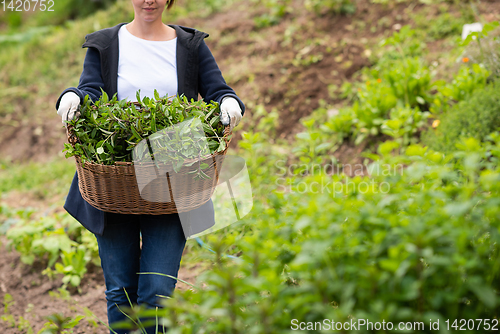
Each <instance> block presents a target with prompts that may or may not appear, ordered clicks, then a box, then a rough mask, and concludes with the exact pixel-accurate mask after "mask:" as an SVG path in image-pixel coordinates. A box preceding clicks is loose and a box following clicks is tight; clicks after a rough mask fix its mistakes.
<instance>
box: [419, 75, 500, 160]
mask: <svg viewBox="0 0 500 334" xmlns="http://www.w3.org/2000/svg"><path fill="white" fill-rule="evenodd" d="M499 89H500V83H499V82H498V81H497V82H495V83H494V84H491V85H487V86H486V87H484V88H482V89H477V90H474V91H473V94H470V96H469V98H468V99H465V100H463V101H461V102H459V103H457V104H455V105H454V106H453V107H451V108H450V109H449V110H448V111H446V112H445V113H443V114H442V115H437V116H436V117H438V118H439V126H437V128H436V129H433V128H429V129H428V130H427V131H426V132H425V133H424V134H423V135H422V140H423V142H424V143H425V144H427V145H429V146H430V147H432V148H433V149H436V150H440V151H445V152H450V151H454V150H455V149H456V147H455V145H456V144H457V143H458V142H459V141H460V140H461V138H462V137H473V138H476V139H477V140H480V141H483V140H485V138H486V137H487V136H488V135H489V134H490V133H491V132H493V131H496V130H497V129H498V128H499V127H500V120H499V118H498V115H499V114H500V97H499V94H498V91H499Z"/></svg>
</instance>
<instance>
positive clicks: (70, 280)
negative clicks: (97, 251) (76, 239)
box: [55, 245, 90, 287]
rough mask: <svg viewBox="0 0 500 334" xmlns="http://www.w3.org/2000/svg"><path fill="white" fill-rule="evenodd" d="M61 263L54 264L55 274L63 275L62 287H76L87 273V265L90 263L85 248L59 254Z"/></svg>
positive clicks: (72, 249)
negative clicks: (69, 285)
mask: <svg viewBox="0 0 500 334" xmlns="http://www.w3.org/2000/svg"><path fill="white" fill-rule="evenodd" d="M61 261H62V263H60V262H58V263H56V264H55V271H56V273H59V274H63V275H64V277H63V279H62V282H63V284H64V285H67V284H71V285H72V286H75V287H78V286H79V285H80V282H81V280H82V278H83V276H84V275H85V273H86V272H87V263H88V262H89V261H90V258H89V254H88V252H87V251H86V249H85V246H83V245H80V246H78V247H76V248H75V247H71V249H70V250H69V251H62V252H61Z"/></svg>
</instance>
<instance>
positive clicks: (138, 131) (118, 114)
mask: <svg viewBox="0 0 500 334" xmlns="http://www.w3.org/2000/svg"><path fill="white" fill-rule="evenodd" d="M154 94H155V95H154V96H155V99H151V98H148V97H144V98H143V99H142V100H141V99H140V92H137V99H138V101H139V102H136V103H133V102H127V101H126V100H118V98H117V95H116V94H115V95H114V96H113V97H112V98H111V99H109V96H108V95H107V94H106V93H105V92H102V95H101V98H100V99H99V100H97V101H96V102H95V103H92V101H90V99H89V98H88V96H87V97H86V98H85V100H84V102H83V104H82V106H81V108H80V110H79V114H80V115H79V117H77V118H75V119H74V120H72V121H69V122H68V129H69V131H70V136H71V137H72V138H73V139H74V141H73V143H74V144H69V143H66V144H65V145H64V146H65V148H64V150H63V152H64V151H65V152H66V158H69V157H72V156H79V157H80V158H81V160H82V163H84V162H86V161H88V162H93V163H98V164H103V165H113V164H114V163H115V162H132V161H134V160H135V161H138V160H140V161H143V159H145V158H146V159H147V158H151V159H154V160H155V161H156V162H166V163H172V165H173V166H174V169H175V171H178V170H179V169H180V167H181V166H182V165H183V164H184V162H185V160H187V159H199V158H200V157H203V156H206V155H209V154H213V153H215V152H221V151H223V150H224V149H225V148H226V143H225V138H223V136H224V126H223V125H222V124H221V123H220V122H219V113H220V110H219V105H218V103H216V102H211V103H206V102H204V101H203V100H200V101H194V100H193V99H191V101H188V99H187V98H186V97H185V96H175V97H167V96H165V97H161V98H160V96H159V94H158V92H157V91H155V93H154ZM144 139H147V145H146V141H143V140H144ZM226 139H229V138H226ZM141 141H142V143H143V145H140V146H138V144H139V143H141ZM148 147H149V148H150V149H148ZM135 148H137V149H136V150H135V152H134V153H133V151H134V149H135ZM151 148H152V149H153V151H154V157H153V154H152V150H151ZM134 154H135V156H134ZM200 170H201V168H200ZM198 175H200V176H203V174H202V173H199V174H198Z"/></svg>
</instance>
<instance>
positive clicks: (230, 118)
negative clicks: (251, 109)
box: [220, 97, 242, 130]
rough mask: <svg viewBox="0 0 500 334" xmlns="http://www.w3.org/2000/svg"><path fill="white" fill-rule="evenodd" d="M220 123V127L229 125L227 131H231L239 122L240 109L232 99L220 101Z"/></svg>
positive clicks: (227, 98) (226, 98)
mask: <svg viewBox="0 0 500 334" xmlns="http://www.w3.org/2000/svg"><path fill="white" fill-rule="evenodd" d="M220 113H221V115H220V121H221V123H222V125H224V126H226V125H229V129H230V130H233V128H234V127H235V126H237V125H238V124H239V123H240V121H241V117H242V116H241V108H240V104H239V103H238V101H236V99H235V98H232V97H225V98H223V99H222V103H221V105H220Z"/></svg>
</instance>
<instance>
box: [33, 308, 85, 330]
mask: <svg viewBox="0 0 500 334" xmlns="http://www.w3.org/2000/svg"><path fill="white" fill-rule="evenodd" d="M83 318H85V317H84V316H83V315H79V316H76V317H74V318H72V317H65V316H64V314H62V313H53V314H51V315H49V316H47V317H45V319H47V320H48V321H47V322H46V323H45V324H44V326H43V328H42V329H41V330H40V331H39V332H38V334H66V333H73V328H75V327H76V326H77V325H78V323H79V322H80V321H81V320H82V319H83Z"/></svg>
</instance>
